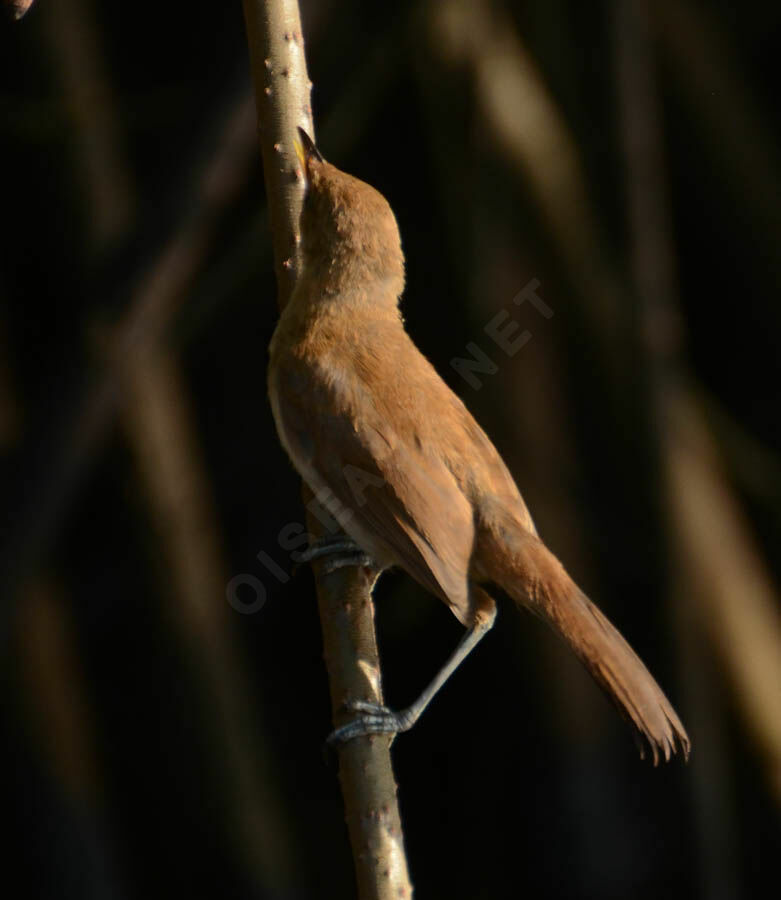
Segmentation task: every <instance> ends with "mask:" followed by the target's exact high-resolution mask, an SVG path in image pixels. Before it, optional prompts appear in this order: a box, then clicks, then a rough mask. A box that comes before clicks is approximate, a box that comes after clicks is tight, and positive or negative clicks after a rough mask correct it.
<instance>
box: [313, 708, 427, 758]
mask: <svg viewBox="0 0 781 900" xmlns="http://www.w3.org/2000/svg"><path fill="white" fill-rule="evenodd" d="M347 708H348V709H350V710H352V711H353V712H357V713H360V715H358V716H356V717H355V718H354V719H352V720H351V721H350V722H348V723H347V724H346V725H342V727H341V728H337V729H335V730H334V731H332V732H331V734H329V735H328V740H327V741H326V743H327V744H328V746H329V747H336V746H338V745H339V744H344V743H345V742H346V741H350V740H352V739H353V738H356V737H361V736H363V735H366V734H398V733H399V732H402V731H408V730H409V729H410V728H412V726H413V725H414V724H415V720H416V719H417V716H416V715H414V714H413V713H412V712H411V711H410V710H406V709H402V710H400V711H399V712H396V711H394V710H392V709H389V708H388V707H387V706H382V705H381V704H379V703H371V702H369V701H368V700H353V701H352V702H351V703H348V704H347Z"/></svg>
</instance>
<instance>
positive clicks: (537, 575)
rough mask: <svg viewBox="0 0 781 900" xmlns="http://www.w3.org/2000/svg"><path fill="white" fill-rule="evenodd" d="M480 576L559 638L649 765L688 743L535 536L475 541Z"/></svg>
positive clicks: (504, 531)
mask: <svg viewBox="0 0 781 900" xmlns="http://www.w3.org/2000/svg"><path fill="white" fill-rule="evenodd" d="M476 549H477V553H476V562H477V568H478V569H479V570H480V573H481V575H482V576H483V577H484V578H485V579H486V580H487V581H490V582H492V583H494V584H496V585H497V586H498V587H500V588H501V589H502V590H503V591H504V592H505V593H507V594H509V595H510V596H511V597H512V598H513V599H514V600H515V602H516V603H517V604H518V605H519V606H524V607H526V608H527V609H530V610H531V611H532V612H534V613H536V614H537V615H539V616H540V617H541V618H543V619H544V620H545V621H546V622H548V624H549V625H551V626H552V627H553V629H554V630H555V631H556V632H557V633H558V634H559V635H561V637H563V638H564V640H565V641H567V643H568V644H569V645H570V647H571V648H572V649H573V650H574V651H575V653H576V654H577V656H578V658H579V659H580V661H581V662H582V663H583V665H584V666H585V667H586V668H587V669H588V671H589V672H590V673H591V675H592V677H593V678H594V680H595V681H596V682H597V684H598V685H599V686H600V687H601V688H602V690H603V691H604V692H605V693H606V694H607V695H608V697H609V698H610V699H611V700H612V701H613V703H614V704H615V705H616V707H617V708H618V710H619V712H620V713H621V715H622V716H623V717H624V718H625V719H626V720H627V721H628V722H629V723H630V724H631V725H632V726H633V727H634V729H635V731H636V733H637V735H638V736H639V737H640V738H641V740H640V741H639V743H640V755H641V756H642V757H644V756H645V748H644V744H643V740H642V739H645V741H646V742H647V743H648V745H649V747H650V749H651V754H652V757H653V761H654V765H656V764H657V763H658V761H659V757H660V755H661V756H663V757H664V759H665V760H669V759H670V757H671V756H672V755H673V754H674V753H676V752H677V751H678V750H679V749H680V750H681V751H682V753H683V755H684V757H685V758H686V759H688V758H689V749H690V746H691V745H690V742H689V737H688V735H687V734H686V729H685V728H684V727H683V725H682V724H681V720H680V719H679V718H678V716H677V714H676V712H675V710H674V709H673V708H672V705H671V704H670V701H669V700H668V699H667V697H665V695H664V693H663V692H662V689H661V688H660V687H659V685H658V684H657V683H656V681H655V680H654V679H653V677H652V676H651V673H650V672H649V671H648V669H646V667H645V665H643V663H642V661H641V660H640V658H639V657H638V656H637V654H636V653H635V652H634V650H632V648H631V647H630V646H629V644H628V643H627V642H626V640H624V638H623V637H622V635H621V634H620V633H619V631H618V630H617V629H616V628H615V627H614V626H613V625H612V624H611V622H610V621H609V620H608V619H607V617H606V616H605V615H604V614H603V613H601V612H600V611H599V609H597V607H596V606H594V604H593V603H592V602H591V601H590V600H589V599H588V597H586V595H585V594H584V593H583V592H582V591H581V590H580V588H579V587H578V586H577V585H576V584H575V582H574V581H573V580H572V579H571V578H570V577H569V575H568V574H567V572H566V571H565V570H564V567H563V566H562V565H561V563H560V562H559V561H558V559H556V557H555V556H554V555H553V554H552V553H551V552H550V551H549V550H548V548H547V547H546V546H545V545H544V544H543V543H542V541H540V540H539V538H537V537H536V536H535V535H533V534H531V533H530V532H528V531H526V530H525V529H521V528H519V527H518V526H517V525H516V527H515V528H512V529H509V528H501V529H490V530H485V531H484V532H483V533H482V535H481V537H480V539H479V540H478V545H477V548H476Z"/></svg>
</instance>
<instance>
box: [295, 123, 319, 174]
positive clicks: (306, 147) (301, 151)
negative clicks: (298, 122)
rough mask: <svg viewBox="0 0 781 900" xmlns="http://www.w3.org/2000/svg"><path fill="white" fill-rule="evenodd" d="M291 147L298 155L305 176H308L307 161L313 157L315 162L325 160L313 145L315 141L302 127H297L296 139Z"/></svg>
mask: <svg viewBox="0 0 781 900" xmlns="http://www.w3.org/2000/svg"><path fill="white" fill-rule="evenodd" d="M293 147H294V148H295V151H296V156H297V157H298V161H299V162H300V163H301V168H302V169H303V170H304V174H305V175H306V176H307V178H308V177H309V163H310V161H311V160H313V159H314V160H317V162H325V160H324V159H323V155H322V154H321V153H320V151H319V150H318V149H317V147H315V142H314V141H313V140H312V138H311V137H309V135H308V134H307V133H306V132H305V131H304V129H303V128H299V129H298V139H296V140H294V141H293Z"/></svg>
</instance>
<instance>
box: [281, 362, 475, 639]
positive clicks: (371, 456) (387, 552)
mask: <svg viewBox="0 0 781 900" xmlns="http://www.w3.org/2000/svg"><path fill="white" fill-rule="evenodd" d="M270 393H271V401H272V406H273V407H274V414H275V417H276V419H277V425H278V429H279V431H280V437H281V438H282V442H283V444H285V446H286V449H287V451H288V453H289V454H290V456H291V458H292V460H293V462H294V464H295V466H296V468H297V469H298V470H299V472H300V473H301V475H302V476H303V477H304V479H305V480H306V481H307V482H308V484H309V486H310V487H311V488H312V489H313V490H314V491H315V494H318V492H323V491H324V490H326V493H327V491H330V492H332V494H333V497H334V498H335V499H336V501H338V502H337V504H336V506H337V507H339V506H340V507H342V510H341V514H340V511H338V510H337V509H336V508H334V504H333V502H332V501H331V502H330V507H331V508H330V511H331V512H332V513H333V514H334V516H335V518H337V519H338V520H339V521H340V524H341V525H342V527H344V529H345V530H346V531H347V533H348V534H350V536H351V537H353V538H354V539H355V540H356V541H357V542H358V543H359V544H360V545H361V546H362V547H363V549H364V550H366V551H367V552H368V553H370V554H372V555H374V556H377V557H378V562H380V563H385V564H388V563H392V564H396V565H399V566H401V567H402V568H403V569H405V570H406V571H407V572H408V573H409V574H410V575H412V577H413V578H415V579H416V580H417V581H418V582H419V583H420V584H421V585H423V586H424V587H425V588H426V589H427V590H429V591H431V592H432V593H434V594H436V595H437V596H439V597H441V598H442V599H443V600H445V601H446V602H447V603H448V605H450V606H451V607H453V611H454V613H455V614H456V616H457V617H458V618H459V619H460V620H461V621H462V622H465V623H467V621H468V619H469V617H470V613H469V590H468V579H467V572H468V568H469V559H470V556H471V554H472V549H473V541H474V524H473V514H472V507H471V505H470V503H469V501H468V500H467V498H466V497H465V496H464V495H463V494H462V492H461V490H460V489H459V487H458V484H457V482H456V481H455V479H454V477H453V475H452V474H451V473H450V471H449V470H448V468H447V467H446V466H445V464H444V463H443V462H442V461H441V460H440V459H438V458H437V456H436V455H435V454H433V453H427V452H426V448H425V447H421V446H418V445H417V443H416V441H415V440H414V436H412V435H409V436H408V438H407V440H404V439H403V438H402V437H401V436H400V435H399V434H398V433H397V432H396V430H395V429H394V427H393V424H392V423H391V422H390V421H389V420H388V419H387V417H386V418H382V417H381V416H380V414H379V413H378V411H377V408H376V405H375V402H374V399H373V398H372V397H371V395H370V394H368V393H367V392H365V390H364V388H363V387H362V383H361V382H360V380H359V379H346V378H339V377H334V373H331V377H330V378H329V379H328V380H326V379H324V378H322V377H319V376H318V375H317V374H316V373H315V372H313V371H312V370H311V369H309V368H308V367H306V366H304V365H303V364H302V363H300V362H297V361H295V360H288V361H286V362H285V363H283V364H281V365H278V366H276V367H275V369H274V372H273V377H272V378H271V380H270ZM358 410H360V413H358ZM325 505H326V507H327V508H328V507H329V502H328V500H326V503H325ZM345 509H346V510H347V512H346V513H345V512H344V510H345Z"/></svg>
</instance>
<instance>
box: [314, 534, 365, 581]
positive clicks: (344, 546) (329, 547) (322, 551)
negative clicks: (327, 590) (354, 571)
mask: <svg viewBox="0 0 781 900" xmlns="http://www.w3.org/2000/svg"><path fill="white" fill-rule="evenodd" d="M323 558H325V562H324V563H323V572H324V573H325V574H326V575H330V574H331V572H335V571H336V570H337V569H341V568H343V567H344V566H363V567H365V568H367V569H376V568H377V564H376V563H375V561H374V560H373V559H372V557H371V556H369V554H368V553H366V552H364V551H363V550H361V548H360V547H359V546H358V544H356V543H355V541H354V540H352V538H349V537H347V536H346V535H343V534H338V535H328V536H327V537H323V538H320V539H319V540H317V541H315V542H314V543H313V544H310V545H309V546H308V547H307V548H306V550H302V551H301V552H300V553H299V554H298V559H297V565H300V564H301V563H308V562H312V561H313V560H316V559H323Z"/></svg>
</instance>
